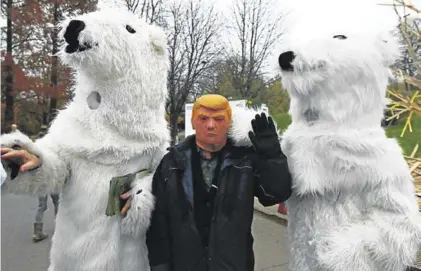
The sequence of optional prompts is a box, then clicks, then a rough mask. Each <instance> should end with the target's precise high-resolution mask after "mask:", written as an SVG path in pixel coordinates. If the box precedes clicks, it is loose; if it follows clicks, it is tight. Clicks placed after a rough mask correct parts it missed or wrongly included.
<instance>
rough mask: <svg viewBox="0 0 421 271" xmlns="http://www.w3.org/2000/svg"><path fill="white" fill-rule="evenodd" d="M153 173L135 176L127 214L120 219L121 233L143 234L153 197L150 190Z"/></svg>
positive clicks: (146, 226)
mask: <svg viewBox="0 0 421 271" xmlns="http://www.w3.org/2000/svg"><path fill="white" fill-rule="evenodd" d="M152 177H153V174H149V175H147V176H142V177H137V179H136V180H135V182H134V185H133V186H132V190H131V193H132V201H131V206H130V209H129V211H128V212H127V215H126V216H125V217H124V218H123V219H122V221H121V233H122V234H124V235H131V236H139V235H142V234H145V233H146V231H147V229H148V227H149V225H150V220H151V215H152V211H153V209H154V204H155V199H154V196H153V195H152V192H151V187H152Z"/></svg>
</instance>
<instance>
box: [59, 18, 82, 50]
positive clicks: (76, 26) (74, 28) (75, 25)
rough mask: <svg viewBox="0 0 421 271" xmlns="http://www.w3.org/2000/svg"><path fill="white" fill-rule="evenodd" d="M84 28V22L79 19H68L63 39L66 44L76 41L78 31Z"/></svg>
mask: <svg viewBox="0 0 421 271" xmlns="http://www.w3.org/2000/svg"><path fill="white" fill-rule="evenodd" d="M83 29H85V23H84V22H83V21H79V20H72V21H70V23H69V25H68V26H67V27H66V32H65V33H64V39H65V40H66V42H67V43H68V44H73V43H76V42H78V36H79V33H80V32H82V30H83Z"/></svg>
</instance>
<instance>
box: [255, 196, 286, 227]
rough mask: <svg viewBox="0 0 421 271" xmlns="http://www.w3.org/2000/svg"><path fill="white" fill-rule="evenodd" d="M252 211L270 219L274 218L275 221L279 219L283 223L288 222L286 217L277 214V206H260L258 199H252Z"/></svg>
mask: <svg viewBox="0 0 421 271" xmlns="http://www.w3.org/2000/svg"><path fill="white" fill-rule="evenodd" d="M254 210H256V211H258V212H260V213H263V214H265V215H267V216H271V217H274V218H276V219H280V220H282V221H283V222H284V223H285V222H288V216H287V215H285V214H282V213H280V212H278V205H275V206H270V207H264V206H263V205H262V204H260V202H259V200H258V199H256V198H254Z"/></svg>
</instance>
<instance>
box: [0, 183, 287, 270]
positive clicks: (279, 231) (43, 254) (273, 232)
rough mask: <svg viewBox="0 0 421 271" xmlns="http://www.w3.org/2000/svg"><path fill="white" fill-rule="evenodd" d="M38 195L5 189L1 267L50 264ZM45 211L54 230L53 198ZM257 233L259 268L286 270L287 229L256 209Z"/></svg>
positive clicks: (39, 267)
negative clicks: (37, 228) (36, 225)
mask: <svg viewBox="0 0 421 271" xmlns="http://www.w3.org/2000/svg"><path fill="white" fill-rule="evenodd" d="M36 206H37V199H36V198H32V197H26V196H16V195H11V194H8V193H5V192H4V191H2V197H1V212H2V213H1V270H2V271H45V270H47V267H48V251H49V248H50V240H51V239H50V238H48V239H47V240H45V241H43V242H40V243H37V244H33V243H32V240H31V238H32V237H31V235H32V227H33V226H32V223H33V220H34V216H35V209H36ZM48 207H49V209H48V210H47V211H46V213H45V218H44V223H45V225H44V227H45V232H47V233H48V234H49V235H50V236H51V235H52V234H53V233H54V215H53V205H52V202H51V199H49V201H48ZM253 232H254V237H255V253H256V269H255V270H259V271H263V270H264V271H287V270H288V269H287V262H288V255H287V254H288V248H287V247H286V243H287V241H286V229H285V226H283V225H280V224H279V223H278V222H276V221H274V220H271V219H268V218H267V217H266V216H262V215H260V214H259V213H256V215H255V219H254V224H253Z"/></svg>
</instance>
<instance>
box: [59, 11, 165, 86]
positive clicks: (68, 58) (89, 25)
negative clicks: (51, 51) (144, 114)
mask: <svg viewBox="0 0 421 271" xmlns="http://www.w3.org/2000/svg"><path fill="white" fill-rule="evenodd" d="M59 37H60V38H61V39H62V40H63V41H64V43H63V47H62V48H61V49H62V50H61V52H60V58H61V60H62V61H63V62H64V63H65V64H68V65H70V66H72V67H74V68H75V69H76V70H78V71H79V72H83V73H86V74H87V75H89V76H91V77H92V78H95V79H97V80H106V81H109V80H115V79H117V80H118V79H121V78H131V79H132V80H145V79H149V78H147V76H153V75H151V74H146V76H145V72H147V71H151V72H154V73H155V72H156V71H155V69H153V68H151V65H160V64H164V65H163V68H164V69H162V72H164V71H165V68H166V65H167V63H165V62H164V63H159V62H160V61H161V62H162V59H166V57H167V53H166V52H167V51H166V50H165V49H166V42H167V41H166V36H165V33H164V32H163V30H162V29H160V28H158V27H156V26H153V25H149V24H147V23H146V22H145V21H144V20H143V19H141V18H139V17H137V16H135V15H134V14H133V13H131V12H128V11H124V10H112V9H104V10H100V11H96V12H91V13H87V14H83V15H80V16H77V17H73V18H71V19H67V20H64V21H63V23H62V24H61V31H60V33H59ZM165 72H166V71H165Z"/></svg>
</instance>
